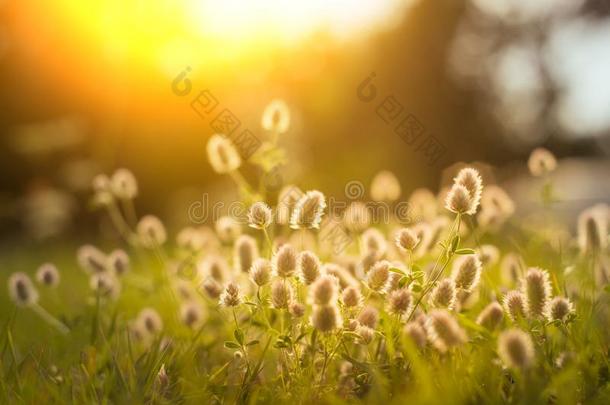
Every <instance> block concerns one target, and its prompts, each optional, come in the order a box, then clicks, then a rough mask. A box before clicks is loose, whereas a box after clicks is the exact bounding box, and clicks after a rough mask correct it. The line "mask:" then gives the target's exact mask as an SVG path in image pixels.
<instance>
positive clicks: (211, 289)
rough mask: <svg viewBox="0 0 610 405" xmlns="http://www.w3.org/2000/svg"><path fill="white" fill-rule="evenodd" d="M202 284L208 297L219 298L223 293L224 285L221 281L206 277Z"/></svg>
mask: <svg viewBox="0 0 610 405" xmlns="http://www.w3.org/2000/svg"><path fill="white" fill-rule="evenodd" d="M201 286H202V287H203V289H204V291H205V292H206V294H207V295H208V297H210V298H212V299H217V298H218V297H220V294H221V293H222V285H220V283H219V282H218V281H216V280H214V279H213V278H208V279H206V280H205V281H204V282H203V283H202V285H201Z"/></svg>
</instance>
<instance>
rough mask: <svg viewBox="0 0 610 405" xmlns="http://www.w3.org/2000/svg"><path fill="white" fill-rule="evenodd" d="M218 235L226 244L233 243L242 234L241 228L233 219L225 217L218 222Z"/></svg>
mask: <svg viewBox="0 0 610 405" xmlns="http://www.w3.org/2000/svg"><path fill="white" fill-rule="evenodd" d="M215 227H216V234H217V235H218V238H220V240H221V241H222V242H224V243H231V242H233V241H235V239H237V237H238V236H239V235H240V234H241V226H240V225H239V222H237V221H236V220H235V219H234V218H233V217H229V216H223V217H220V218H218V220H217V221H216V226H215Z"/></svg>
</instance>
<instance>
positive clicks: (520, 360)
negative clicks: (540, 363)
mask: <svg viewBox="0 0 610 405" xmlns="http://www.w3.org/2000/svg"><path fill="white" fill-rule="evenodd" d="M498 354H499V355H500V359H501V360H502V362H504V364H506V366H507V367H510V368H519V369H524V368H527V367H529V366H530V364H531V363H532V362H533V360H534V345H533V343H532V339H531V338H530V336H529V335H528V334H527V333H525V332H523V331H522V330H520V329H509V330H507V331H505V332H502V334H501V335H500V337H499V338H498Z"/></svg>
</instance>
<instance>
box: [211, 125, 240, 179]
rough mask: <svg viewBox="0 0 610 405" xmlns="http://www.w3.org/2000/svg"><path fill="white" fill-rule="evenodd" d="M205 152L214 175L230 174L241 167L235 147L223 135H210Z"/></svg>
mask: <svg viewBox="0 0 610 405" xmlns="http://www.w3.org/2000/svg"><path fill="white" fill-rule="evenodd" d="M207 152H208V159H209V161H210V164H211V165H212V169H214V171H215V172H216V173H220V174H225V173H230V172H232V171H235V170H237V169H239V167H240V166H241V158H240V156H239V153H238V152H237V149H236V148H235V145H234V144H233V142H231V141H230V140H229V139H228V138H226V137H225V136H224V135H220V134H216V135H212V137H211V138H210V140H209V141H208V145H207Z"/></svg>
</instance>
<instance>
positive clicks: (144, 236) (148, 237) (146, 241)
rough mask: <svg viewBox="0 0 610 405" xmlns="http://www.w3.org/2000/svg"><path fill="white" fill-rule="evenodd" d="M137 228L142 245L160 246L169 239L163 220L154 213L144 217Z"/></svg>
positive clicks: (151, 247)
mask: <svg viewBox="0 0 610 405" xmlns="http://www.w3.org/2000/svg"><path fill="white" fill-rule="evenodd" d="M136 230H137V233H138V237H139V240H140V243H142V246H144V247H146V248H149V249H154V248H158V247H159V246H161V245H163V244H164V243H165V241H166V240H167V232H166V231H165V226H163V222H161V220H160V219H159V218H157V217H155V216H153V215H146V216H144V217H142V219H140V222H138V225H137V228H136Z"/></svg>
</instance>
